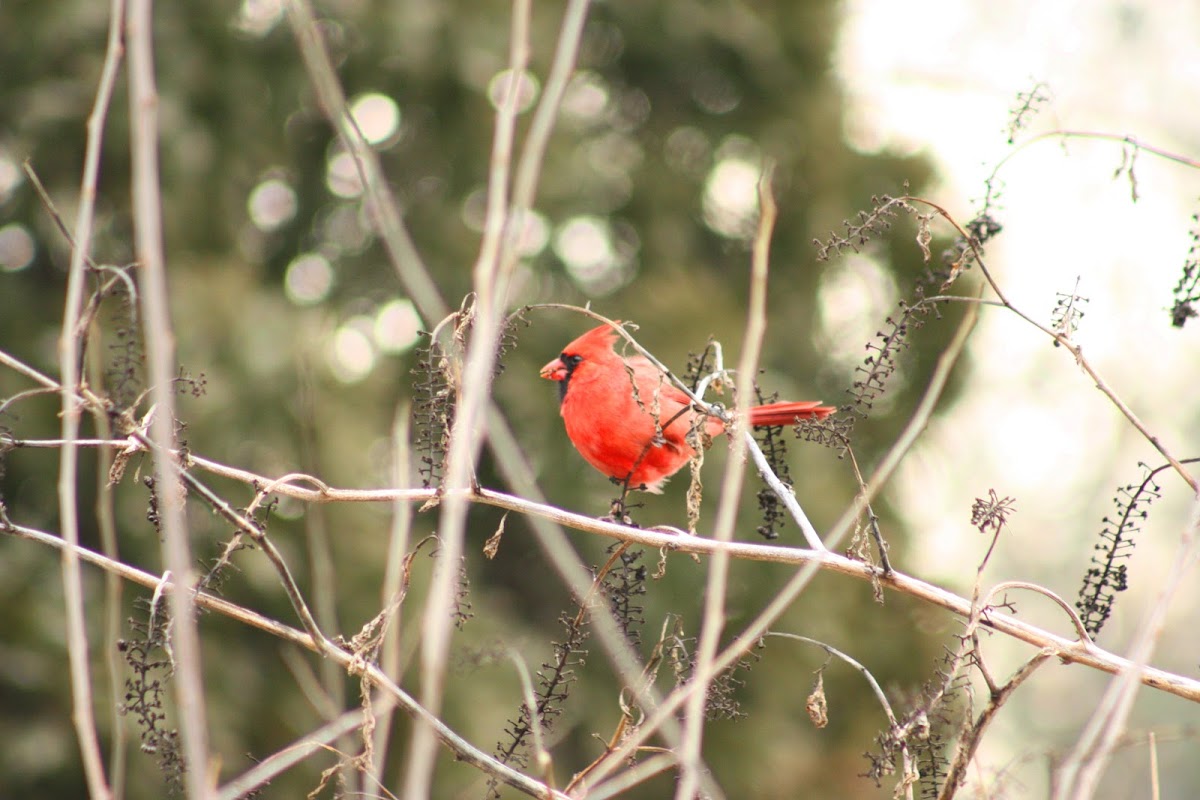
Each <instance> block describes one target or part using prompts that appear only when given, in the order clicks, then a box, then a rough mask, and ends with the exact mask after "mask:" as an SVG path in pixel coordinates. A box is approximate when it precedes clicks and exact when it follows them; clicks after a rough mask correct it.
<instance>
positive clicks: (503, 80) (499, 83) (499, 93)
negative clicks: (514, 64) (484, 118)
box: [487, 69, 541, 114]
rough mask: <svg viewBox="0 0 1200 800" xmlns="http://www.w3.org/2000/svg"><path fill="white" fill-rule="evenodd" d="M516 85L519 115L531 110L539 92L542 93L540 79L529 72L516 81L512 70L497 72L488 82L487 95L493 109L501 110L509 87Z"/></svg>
mask: <svg viewBox="0 0 1200 800" xmlns="http://www.w3.org/2000/svg"><path fill="white" fill-rule="evenodd" d="M514 83H515V84H516V89H517V113H518V114H519V113H521V112H523V111H528V110H529V107H530V106H532V105H533V103H534V101H535V100H537V96H538V92H539V91H541V84H539V83H538V79H537V78H536V77H534V76H533V74H532V73H530V72H529V71H524V72H522V73H521V75H520V77H519V78H518V79H517V80H516V81H514V80H513V72H512V70H511V69H506V70H501V71H500V72H497V73H496V74H495V75H493V76H492V79H491V80H490V81H488V89H487V95H488V101H489V102H491V104H492V108H495V109H497V110H499V109H500V107H501V106H502V105H504V100H505V98H507V97H508V91H509V87H511V86H512V85H513V84H514Z"/></svg>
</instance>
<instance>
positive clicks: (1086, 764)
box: [1054, 495, 1200, 800]
mask: <svg viewBox="0 0 1200 800" xmlns="http://www.w3.org/2000/svg"><path fill="white" fill-rule="evenodd" d="M1197 561H1200V495H1197V497H1196V499H1195V501H1194V502H1193V503H1192V511H1191V514H1190V515H1189V518H1188V521H1187V524H1186V525H1185V526H1184V529H1183V534H1182V537H1181V540H1180V543H1179V549H1178V551H1177V553H1176V555H1175V557H1174V558H1173V559H1172V561H1171V570H1170V572H1168V573H1167V576H1166V578H1164V579H1163V583H1162V589H1161V590H1160V591H1159V594H1158V597H1157V598H1155V601H1154V603H1153V605H1151V606H1150V608H1149V609H1147V611H1146V615H1145V617H1144V618H1143V619H1142V623H1141V625H1139V626H1138V630H1137V634H1136V635H1135V636H1134V639H1133V643H1132V644H1131V645H1130V647H1129V654H1128V656H1127V661H1126V663H1125V665H1123V666H1122V668H1121V672H1120V674H1119V675H1117V677H1116V678H1114V679H1113V680H1112V681H1110V682H1109V685H1108V690H1107V691H1105V693H1104V697H1103V698H1101V700H1100V702H1099V704H1098V705H1097V706H1096V710H1095V712H1093V714H1092V717H1091V719H1090V720H1089V721H1088V724H1087V726H1086V727H1085V728H1084V730H1083V733H1082V734H1081V735H1080V737H1079V741H1078V742H1076V744H1075V748H1074V749H1073V750H1072V751H1071V755H1070V756H1069V757H1068V758H1067V760H1066V761H1065V762H1064V763H1063V764H1062V765H1061V766H1060V767H1059V770H1058V773H1057V775H1056V778H1057V780H1056V781H1055V783H1056V786H1055V791H1054V797H1055V800H1068V799H1069V800H1086V798H1090V797H1092V796H1093V795H1094V794H1095V792H1096V787H1097V786H1098V785H1099V782H1100V778H1101V777H1102V776H1103V775H1104V771H1105V770H1106V769H1107V767H1108V762H1109V760H1110V759H1111V758H1112V751H1113V747H1114V745H1115V743H1116V741H1117V739H1118V738H1119V737H1120V735H1121V733H1123V732H1124V730H1125V724H1126V721H1127V720H1128V718H1129V712H1130V710H1131V709H1132V708H1133V698H1134V696H1135V695H1136V694H1137V689H1138V686H1139V685H1140V683H1141V678H1142V675H1141V673H1142V671H1143V670H1144V669H1145V664H1146V662H1147V661H1149V659H1150V656H1151V655H1152V654H1153V652H1154V647H1155V645H1156V644H1157V642H1158V637H1159V636H1160V635H1162V629H1163V625H1164V624H1165V622H1166V616H1167V612H1168V611H1169V610H1170V608H1171V600H1172V599H1174V597H1175V593H1176V592H1177V591H1178V590H1179V587H1180V585H1181V584H1182V583H1183V580H1184V577H1185V576H1187V574H1188V573H1189V572H1190V571H1191V570H1192V569H1193V568H1194V567H1195V566H1196V563H1197Z"/></svg>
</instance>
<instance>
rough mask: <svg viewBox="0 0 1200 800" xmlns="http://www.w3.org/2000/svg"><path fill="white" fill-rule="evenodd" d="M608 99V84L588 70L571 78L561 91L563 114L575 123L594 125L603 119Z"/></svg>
mask: <svg viewBox="0 0 1200 800" xmlns="http://www.w3.org/2000/svg"><path fill="white" fill-rule="evenodd" d="M608 99H609V91H608V85H607V84H606V83H605V82H604V79H603V78H601V77H600V76H599V75H597V74H596V73H594V72H591V71H590V70H584V71H583V72H580V73H577V74H576V75H575V76H574V77H573V78H571V81H570V83H568V84H567V88H566V91H565V92H563V99H562V110H563V114H565V115H566V117H567V119H568V120H571V121H572V122H575V123H577V124H580V125H594V124H596V123H598V122H601V121H602V120H603V119H604V112H605V111H606V110H607V108H608Z"/></svg>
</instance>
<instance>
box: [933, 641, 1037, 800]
mask: <svg viewBox="0 0 1200 800" xmlns="http://www.w3.org/2000/svg"><path fill="white" fill-rule="evenodd" d="M1055 655H1057V654H1056V653H1055V651H1053V650H1050V649H1046V650H1042V651H1041V652H1040V653H1038V654H1037V655H1035V656H1034V657H1033V658H1031V659H1030V660H1029V661H1026V662H1025V663H1024V664H1022V665H1021V667H1020V669H1018V670H1017V671H1016V672H1015V673H1013V676H1012V677H1011V678H1009V679H1008V682H1007V683H1005V684H1004V685H1003V686H1001V687H998V688H994V689H991V695H990V697H989V698H988V704H987V707H985V708H984V709H983V711H982V712H980V714H979V716H978V717H976V719H975V721H974V722H973V723H972V724H971V727H970V728H969V729H968V730H967V731H966V733H965V735H964V736H963V737H962V738H961V739H960V740H959V742H958V744H957V746H956V747H955V752H954V758H953V760H952V761H951V762H950V769H949V770H947V772H946V779H945V781H944V782H943V783H942V791H941V793H940V794H939V795H938V800H952V798H953V797H954V795H955V793H956V792H957V790H958V787H959V786H960V785H961V784H962V783H963V781H965V780H966V772H967V766H968V765H969V764H970V763H971V761H972V760H973V759H974V757H975V753H976V751H977V750H978V749H979V745H980V743H981V742H982V741H983V734H984V732H985V731H986V730H987V728H988V726H989V725H991V724H992V720H994V719H995V718H996V714H998V713H999V711H1000V709H1001V707H1003V706H1004V704H1005V703H1006V702H1008V698H1009V697H1011V696H1012V693H1013V692H1015V691H1016V690H1017V687H1018V686H1020V685H1021V684H1022V683H1024V682H1025V681H1026V679H1027V678H1029V676H1030V675H1032V674H1033V673H1034V671H1036V670H1037V668H1038V667H1040V666H1041V665H1042V664H1044V663H1046V661H1047V660H1049V659H1050V658H1051V657H1053V656H1055Z"/></svg>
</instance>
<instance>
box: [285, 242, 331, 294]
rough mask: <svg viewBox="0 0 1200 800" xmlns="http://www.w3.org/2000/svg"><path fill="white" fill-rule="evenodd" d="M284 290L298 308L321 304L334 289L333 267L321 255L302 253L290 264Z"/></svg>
mask: <svg viewBox="0 0 1200 800" xmlns="http://www.w3.org/2000/svg"><path fill="white" fill-rule="evenodd" d="M283 288H284V291H285V292H286V293H287V297H288V299H289V300H291V301H292V302H293V303H295V304H296V305H298V306H311V305H315V304H317V303H320V302H321V301H322V300H324V299H325V298H326V297H328V296H329V290H330V289H332V288H333V265H332V264H330V263H329V259H327V258H326V257H325V256H323V255H321V254H320V253H301V254H300V255H298V256H296V257H295V258H293V259H292V263H290V264H288V268H287V272H286V273H285V275H284V278H283Z"/></svg>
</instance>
